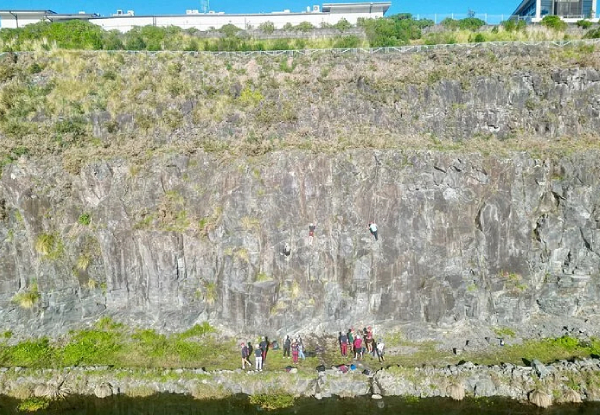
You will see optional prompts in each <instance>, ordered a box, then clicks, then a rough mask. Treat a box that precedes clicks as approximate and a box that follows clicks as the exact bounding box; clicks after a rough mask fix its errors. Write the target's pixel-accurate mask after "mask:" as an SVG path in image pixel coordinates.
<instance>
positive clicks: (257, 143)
mask: <svg viewBox="0 0 600 415" xmlns="http://www.w3.org/2000/svg"><path fill="white" fill-rule="evenodd" d="M599 57H600V53H599V52H598V51H597V50H596V49H595V48H594V47H593V46H574V47H566V48H561V49H550V50H544V51H540V52H539V53H530V54H528V55H527V56H523V54H522V53H518V52H511V50H510V48H506V49H500V50H498V49H494V50H489V49H486V48H482V49H476V50H458V51H453V50H437V51H432V52H427V53H419V54H401V55H400V54H393V55H378V56H351V55H350V56H346V55H344V56H336V57H331V56H330V55H329V54H327V53H322V54H318V55H313V56H302V57H294V58H291V57H268V56H261V57H239V56H238V57H235V56H232V57H216V56H208V55H190V54H183V53H170V52H164V53H159V54H145V53H140V54H129V53H105V52H98V53H95V52H73V51H53V52H37V53H34V54H26V55H18V58H16V57H15V56H13V55H4V56H2V57H0V60H1V63H0V149H2V150H1V152H2V154H1V158H0V160H2V163H3V164H6V163H8V162H10V161H11V160H14V159H16V158H18V157H19V156H21V155H30V156H33V157H58V158H60V159H61V160H62V162H63V165H64V166H65V168H66V169H67V170H68V171H71V172H74V173H75V172H77V171H78V169H79V167H80V166H81V164H82V163H86V162H88V161H90V160H94V159H100V158H113V157H116V156H119V157H126V158H131V159H136V160H142V161H143V160H144V159H147V158H148V157H152V155H153V154H155V153H157V152H172V151H182V152H186V151H196V150H198V149H204V150H205V151H218V152H227V153H233V154H248V155H255V154H261V153H265V152H268V151H273V150H277V149H290V148H299V149H306V150H311V151H340V150H344V149H347V148H425V149H432V148H433V149H442V150H451V149H457V150H461V151H471V150H478V149H480V148H481V143H478V142H477V140H482V139H485V140H486V147H487V148H489V149H490V151H502V150H503V149H509V150H520V149H531V148H534V149H535V148H539V149H540V151H542V150H544V149H548V148H549V146H558V147H560V148H572V147H573V146H572V143H571V142H570V140H571V139H573V137H569V138H565V140H564V141H563V142H553V143H548V142H546V140H541V141H540V140H539V139H535V138H532V137H527V136H519V137H514V139H512V140H509V141H508V142H506V141H505V142H499V141H497V140H495V139H494V138H493V137H473V140H470V141H469V140H467V141H465V142H463V143H456V142H443V141H442V142H440V141H439V140H436V139H432V138H431V137H422V136H414V135H407V134H403V135H400V134H398V133H397V132H395V131H394V129H393V128H392V127H388V126H386V125H384V124H377V125H373V124H371V125H369V124H365V122H364V117H365V114H366V112H365V111H367V110H366V109H367V108H373V109H377V110H378V111H381V112H382V113H388V114H392V113H393V112H394V111H395V109H394V105H395V101H396V97H397V96H398V94H403V93H404V91H405V88H408V87H409V86H410V87H414V88H425V87H427V86H431V85H434V84H436V83H438V82H440V81H442V80H456V81H458V82H460V83H461V85H464V88H469V86H470V80H471V79H473V78H475V77H478V76H490V77H494V76H506V75H507V74H511V73H514V72H515V71H520V70H523V71H525V70H531V71H539V72H541V73H547V72H548V71H550V70H552V69H555V68H569V67H589V68H595V69H600V59H599ZM15 60H16V62H15ZM360 77H363V78H364V79H366V80H367V81H368V88H366V89H358V90H357V88H356V82H357V80H358V79H359V78H360ZM367 112H368V111H367ZM575 139H576V140H577V141H579V142H580V143H581V144H580V145H579V146H584V147H586V146H589V145H594V144H593V143H594V142H595V140H588V141H587V142H586V141H585V137H584V138H582V137H575ZM532 146H533V147H532Z"/></svg>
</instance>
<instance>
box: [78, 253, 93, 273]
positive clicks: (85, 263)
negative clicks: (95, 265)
mask: <svg viewBox="0 0 600 415" xmlns="http://www.w3.org/2000/svg"><path fill="white" fill-rule="evenodd" d="M91 261H92V257H91V256H90V255H89V254H81V255H79V256H78V257H77V263H76V264H75V266H76V267H77V269H78V270H80V271H85V270H87V269H88V267H89V266H90V262H91Z"/></svg>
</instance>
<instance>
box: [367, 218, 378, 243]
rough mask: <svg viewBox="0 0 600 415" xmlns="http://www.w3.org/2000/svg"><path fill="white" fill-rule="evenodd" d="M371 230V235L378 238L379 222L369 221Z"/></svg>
mask: <svg viewBox="0 0 600 415" xmlns="http://www.w3.org/2000/svg"><path fill="white" fill-rule="evenodd" d="M369 231H371V235H373V236H374V237H375V240H377V224H376V223H375V222H369Z"/></svg>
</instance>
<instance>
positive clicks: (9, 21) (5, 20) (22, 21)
mask: <svg viewBox="0 0 600 415" xmlns="http://www.w3.org/2000/svg"><path fill="white" fill-rule="evenodd" d="M0 19H1V20H0V28H2V29H17V28H18V27H23V26H27V25H28V24H33V23H37V22H39V21H40V20H42V19H43V17H41V16H39V15H31V16H26V15H21V14H19V18H18V19H15V18H14V17H13V16H10V15H8V16H2V17H1V18H0Z"/></svg>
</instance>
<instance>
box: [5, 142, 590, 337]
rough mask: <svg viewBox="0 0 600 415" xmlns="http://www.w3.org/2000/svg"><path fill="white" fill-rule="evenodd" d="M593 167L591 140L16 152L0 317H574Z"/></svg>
mask: <svg viewBox="0 0 600 415" xmlns="http://www.w3.org/2000/svg"><path fill="white" fill-rule="evenodd" d="M599 167H600V165H599V164H598V153H596V152H589V153H582V154H574V155H570V156H565V157H563V158H560V159H544V160H540V159H534V158H532V157H531V156H529V155H527V154H525V153H518V154H517V153H515V154H511V155H510V156H507V157H493V156H487V157H483V156H481V155H480V154H459V153H451V152H411V151H395V150H394V151H367V150H360V151H348V152H344V153H341V154H310V153H306V152H300V151H290V152H275V153H271V154H268V155H266V156H262V157H259V158H254V159H252V160H248V159H239V158H235V159H220V158H219V157H215V156H213V155H207V154H204V153H199V154H195V155H191V156H183V155H168V156H164V157H161V158H157V159H154V160H153V161H152V162H150V163H148V164H147V165H146V166H145V167H144V168H143V169H142V170H140V171H133V170H132V168H131V166H128V165H127V164H126V163H125V162H120V161H111V162H97V163H94V164H92V165H89V166H87V167H85V168H84V169H83V170H82V171H81V173H80V175H78V176H71V175H68V174H65V172H64V171H63V170H62V169H61V168H58V167H53V166H51V165H49V164H48V165H42V164H33V163H30V162H28V161H26V160H23V161H21V162H16V163H14V164H12V165H11V166H9V167H8V168H6V169H5V171H4V174H3V176H2V181H1V188H0V189H1V193H0V194H1V195H2V200H3V203H2V206H3V208H2V217H3V219H2V222H0V240H2V244H1V245H0V249H1V251H0V252H1V254H2V255H1V264H2V266H1V267H0V306H1V307H0V315H1V319H2V322H3V324H4V326H5V327H13V328H18V327H21V328H22V329H25V328H26V327H34V330H41V331H43V332H51V333H52V332H55V331H56V330H61V329H63V328H65V327H68V326H71V325H74V324H77V323H80V322H82V321H84V320H85V319H93V318H97V317H98V316H99V315H104V314H105V313H107V314H110V315H116V316H117V317H119V318H121V319H125V320H126V321H131V322H134V323H137V324H142V325H148V326H154V327H160V328H163V329H177V328H181V327H185V326H189V325H190V324H193V323H194V322H197V321H199V320H203V319H210V320H211V321H213V322H219V323H223V324H224V325H225V326H228V327H229V328H232V329H234V330H237V331H255V330H265V329H269V330H279V331H287V330H291V329H300V328H304V327H308V326H314V327H320V328H322V329H327V330H336V331H337V330H338V329H342V328H344V327H346V326H349V325H352V324H356V323H363V322H364V323H365V324H366V323H369V322H376V323H377V322H384V321H389V320H393V321H394V322H397V323H402V322H418V323H423V324H434V325H438V324H453V323H456V322H461V321H466V320H477V321H482V322H486V323H490V324H500V325H515V324H517V323H520V322H523V321H526V320H527V319H529V318H530V317H532V316H533V315H535V314H537V313H543V314H548V315H554V316H579V317H589V316H592V315H594V314H596V313H597V304H598V301H597V300H598V292H599V291H598V288H599V287H598V276H599V269H598V266H599V265H598V253H599V252H600V246H599V245H598V244H599V243H600V242H599V232H600V230H599V224H598V222H599V221H600V216H599V210H598V206H599V204H600V193H599V192H598V188H599V185H600V183H599V180H600V175H599V174H598V169H599ZM87 217H89V218H90V220H89V221H88V220H86V218H87ZM369 221H375V222H377V224H378V227H379V232H378V237H379V239H378V240H377V241H376V240H375V239H374V238H373V236H372V235H371V234H370V233H369V231H368V229H367V224H368V223H369ZM88 222H89V224H88ZM311 222H314V223H315V225H316V231H315V236H314V239H313V240H312V242H311V240H310V238H309V235H308V226H309V224H310V223H311ZM286 243H287V244H288V245H289V247H290V248H291V254H290V255H289V256H286V255H284V254H283V248H284V245H285V244H286ZM34 283H37V290H38V292H39V301H34V302H33V306H32V307H31V308H30V309H26V308H23V304H22V303H23V301H22V300H21V302H19V297H18V296H17V297H15V295H16V294H17V293H18V292H25V293H32V291H33V290H34V289H35V288H32V286H34ZM33 296H34V297H35V295H33ZM34 300H35V298H34Z"/></svg>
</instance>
